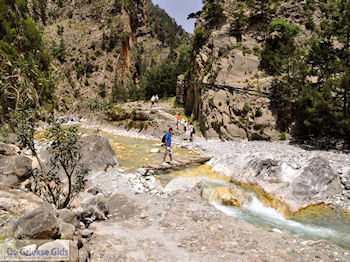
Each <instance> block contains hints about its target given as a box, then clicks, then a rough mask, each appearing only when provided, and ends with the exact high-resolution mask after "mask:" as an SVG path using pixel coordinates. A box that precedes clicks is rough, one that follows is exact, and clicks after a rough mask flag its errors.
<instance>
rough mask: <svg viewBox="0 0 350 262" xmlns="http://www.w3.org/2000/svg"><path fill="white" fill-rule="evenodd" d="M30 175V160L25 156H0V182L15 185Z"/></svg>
mask: <svg viewBox="0 0 350 262" xmlns="http://www.w3.org/2000/svg"><path fill="white" fill-rule="evenodd" d="M31 175H32V160H31V159H30V158H28V157H26V156H17V155H15V156H5V157H2V158H0V183H1V184H6V185H16V184H18V183H19V182H21V181H24V180H25V179H27V178H29V177H30V176H31Z"/></svg>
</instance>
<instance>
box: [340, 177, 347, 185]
mask: <svg viewBox="0 0 350 262" xmlns="http://www.w3.org/2000/svg"><path fill="white" fill-rule="evenodd" d="M346 181H348V180H347V179H346V178H345V177H343V178H342V179H341V183H342V184H343V185H346Z"/></svg>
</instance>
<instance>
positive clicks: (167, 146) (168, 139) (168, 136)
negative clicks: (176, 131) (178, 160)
mask: <svg viewBox="0 0 350 262" xmlns="http://www.w3.org/2000/svg"><path fill="white" fill-rule="evenodd" d="M172 133H173V129H172V128H169V132H168V133H167V134H166V135H165V136H164V137H163V140H164V143H165V153H164V157H163V163H162V165H166V164H167V163H166V162H165V158H166V155H169V157H170V160H171V162H173V157H172V152H171V134H172ZM163 140H162V141H163Z"/></svg>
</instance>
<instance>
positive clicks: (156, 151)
mask: <svg viewBox="0 0 350 262" xmlns="http://www.w3.org/2000/svg"><path fill="white" fill-rule="evenodd" d="M159 152H160V149H159V148H152V149H151V153H159Z"/></svg>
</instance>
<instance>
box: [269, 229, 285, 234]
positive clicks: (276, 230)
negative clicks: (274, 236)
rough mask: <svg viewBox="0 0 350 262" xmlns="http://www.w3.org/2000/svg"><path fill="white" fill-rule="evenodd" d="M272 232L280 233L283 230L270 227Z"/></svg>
mask: <svg viewBox="0 0 350 262" xmlns="http://www.w3.org/2000/svg"><path fill="white" fill-rule="evenodd" d="M271 231H272V232H275V233H280V234H282V233H283V232H282V231H281V230H279V229H278V228H273V229H271Z"/></svg>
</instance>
